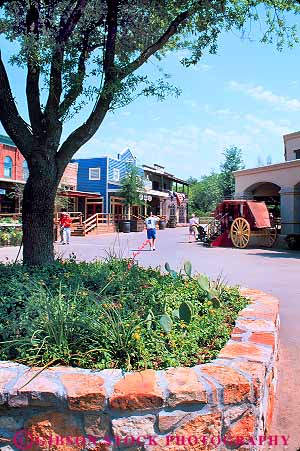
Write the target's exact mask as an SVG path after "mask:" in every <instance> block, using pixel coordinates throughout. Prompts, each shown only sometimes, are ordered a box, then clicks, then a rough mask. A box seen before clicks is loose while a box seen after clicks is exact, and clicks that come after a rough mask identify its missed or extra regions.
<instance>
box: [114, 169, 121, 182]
mask: <svg viewBox="0 0 300 451" xmlns="http://www.w3.org/2000/svg"><path fill="white" fill-rule="evenodd" d="M113 180H114V181H115V182H119V181H120V169H114V170H113Z"/></svg>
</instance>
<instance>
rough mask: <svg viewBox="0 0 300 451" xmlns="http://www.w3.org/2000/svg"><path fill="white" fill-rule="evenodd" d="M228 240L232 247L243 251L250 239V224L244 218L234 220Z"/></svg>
mask: <svg viewBox="0 0 300 451" xmlns="http://www.w3.org/2000/svg"><path fill="white" fill-rule="evenodd" d="M230 238H231V241H232V242H233V245H234V247H239V248H241V249H244V248H245V247H247V245H248V243H249V239H250V224H249V222H248V221H246V219H245V218H236V219H235V220H234V221H233V223H232V224H231V227H230Z"/></svg>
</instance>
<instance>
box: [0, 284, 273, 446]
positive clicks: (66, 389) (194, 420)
mask: <svg viewBox="0 0 300 451" xmlns="http://www.w3.org/2000/svg"><path fill="white" fill-rule="evenodd" d="M243 294H244V295H245V296H247V297H248V298H250V299H251V304H249V305H248V306H247V307H246V308H245V309H244V310H243V311H241V312H240V315H239V317H238V319H237V321H236V326H235V328H234V330H233V333H232V336H231V339H230V340H229V342H228V343H227V344H226V346H225V347H224V348H223V349H222V351H221V353H220V355H219V358H218V359H217V360H215V361H213V362H212V363H209V364H205V365H198V366H196V367H193V368H170V369H168V370H165V371H153V370H146V371H142V372H134V373H122V372H121V371H120V370H104V371H91V370H83V369H75V368H69V367H68V368H65V367H55V368H52V369H48V370H44V371H43V372H42V373H40V374H39V371H38V370H35V369H29V368H27V367H25V366H22V365H18V364H15V363H12V362H2V363H0V446H5V445H8V446H11V449H14V450H16V449H25V447H24V446H23V448H22V442H23V435H24V434H25V433H23V432H20V430H22V429H24V430H26V431H27V432H26V434H29V435H28V437H29V439H28V440H29V441H30V440H33V441H34V443H33V444H32V446H30V447H27V448H26V449H31V450H32V451H44V450H48V449H53V450H61V451H75V450H76V451H77V450H78V451H79V450H83V449H94V450H98V451H100V450H116V449H123V448H125V449H127V450H128V451H129V450H130V451H138V450H145V451H158V450H160V451H161V450H165V449H166V450H169V451H175V450H176V451H181V450H182V451H192V450H195V451H197V450H212V451H213V450H216V451H221V450H227V449H228V450H229V449H238V450H239V451H243V450H246V449H250V450H256V449H259V441H261V443H262V442H263V438H261V439H260V438H259V437H260V436H264V435H265V434H267V433H268V430H269V426H270V421H271V417H272V410H273V402H274V392H275V388H276V380H277V372H276V360H277V355H278V354H277V353H278V328H279V316H278V300H277V299H276V298H274V297H272V296H270V295H267V294H265V293H263V292H261V291H257V290H248V289H247V290H246V289H245V290H243ZM34 375H35V376H36V377H35V378H34V379H32V377H33V376H34ZM31 379H32V380H31ZM30 380H31V382H30V383H28V381H30ZM18 431H19V432H18ZM16 432H17V433H16ZM130 436H133V437H135V438H136V440H139V443H138V442H137V441H136V442H133V439H132V438H130ZM141 436H144V437H146V438H145V439H144V442H143V439H142V438H141ZM13 437H14V438H13ZM67 437H68V438H67ZM103 437H109V438H110V439H111V438H112V437H114V440H115V445H111V444H110V445H108V444H107V443H106V444H105V443H103V444H101V443H97V444H95V443H96V441H97V440H100V439H101V438H103ZM138 437H140V438H139V439H138ZM219 437H223V438H224V437H226V440H225V439H224V441H226V444H224V443H221V444H218V442H219V440H220V439H219ZM237 437H241V438H240V439H238V438H237ZM84 440H85V442H84ZM243 440H244V442H245V441H248V444H245V443H242V441H243ZM254 441H255V444H254ZM197 442H198V443H197ZM29 445H30V443H29V444H28V446H29ZM7 449H9V448H7Z"/></svg>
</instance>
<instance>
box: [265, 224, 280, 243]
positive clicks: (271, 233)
mask: <svg viewBox="0 0 300 451" xmlns="http://www.w3.org/2000/svg"><path fill="white" fill-rule="evenodd" d="M264 238H265V247H273V246H274V244H275V242H276V240H277V229H276V227H271V228H270V229H266V230H265V237H264Z"/></svg>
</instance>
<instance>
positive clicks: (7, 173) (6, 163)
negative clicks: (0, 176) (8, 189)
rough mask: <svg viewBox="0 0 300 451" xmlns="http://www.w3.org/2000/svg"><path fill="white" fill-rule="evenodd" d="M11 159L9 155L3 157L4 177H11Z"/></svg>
mask: <svg viewBox="0 0 300 451" xmlns="http://www.w3.org/2000/svg"><path fill="white" fill-rule="evenodd" d="M12 166H13V163H12V159H11V158H10V157H5V158H4V177H7V178H9V179H11V178H12Z"/></svg>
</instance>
